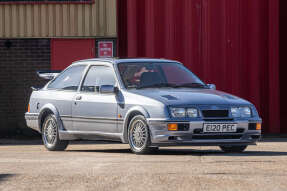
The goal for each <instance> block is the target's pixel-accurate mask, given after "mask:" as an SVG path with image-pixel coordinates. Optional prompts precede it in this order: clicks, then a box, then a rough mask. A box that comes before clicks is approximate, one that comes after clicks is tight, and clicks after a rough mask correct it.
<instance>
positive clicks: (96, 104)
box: [72, 65, 118, 133]
mask: <svg viewBox="0 0 287 191" xmlns="http://www.w3.org/2000/svg"><path fill="white" fill-rule="evenodd" d="M115 84H116V79H115V74H114V70H113V68H112V67H110V66H105V65H91V66H90V68H89V70H88V71H87V74H86V76H85V78H84V80H83V82H82V86H81V88H80V91H79V92H78V94H77V95H76V96H75V99H74V104H73V106H72V115H73V127H74V130H76V131H80V132H99V133H117V132H118V131H117V100H116V95H115V94H114V93H110V94H101V93H100V92H99V87H100V86H101V85H114V86H115Z"/></svg>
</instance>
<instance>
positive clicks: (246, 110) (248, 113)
mask: <svg viewBox="0 0 287 191" xmlns="http://www.w3.org/2000/svg"><path fill="white" fill-rule="evenodd" d="M240 113H241V117H251V109H250V108H249V107H240Z"/></svg>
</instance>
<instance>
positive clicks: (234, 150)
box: [220, 145, 247, 153]
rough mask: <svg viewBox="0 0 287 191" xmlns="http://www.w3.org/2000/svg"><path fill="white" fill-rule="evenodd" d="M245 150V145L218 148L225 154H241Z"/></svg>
mask: <svg viewBox="0 0 287 191" xmlns="http://www.w3.org/2000/svg"><path fill="white" fill-rule="evenodd" d="M246 148H247V145H240V146H220V149H221V150H222V151H223V152H226V153H242V152H243V151H244V150H245V149H246Z"/></svg>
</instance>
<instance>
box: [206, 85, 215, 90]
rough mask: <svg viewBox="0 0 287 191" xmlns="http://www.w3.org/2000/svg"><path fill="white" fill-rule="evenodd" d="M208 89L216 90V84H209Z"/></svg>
mask: <svg viewBox="0 0 287 191" xmlns="http://www.w3.org/2000/svg"><path fill="white" fill-rule="evenodd" d="M207 87H208V88H209V89H212V90H216V85H215V84H207Z"/></svg>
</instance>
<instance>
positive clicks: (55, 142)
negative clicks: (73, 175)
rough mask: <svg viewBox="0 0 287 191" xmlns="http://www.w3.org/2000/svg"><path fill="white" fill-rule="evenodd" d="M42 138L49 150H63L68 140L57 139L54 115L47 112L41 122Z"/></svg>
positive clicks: (56, 125)
mask: <svg viewBox="0 0 287 191" xmlns="http://www.w3.org/2000/svg"><path fill="white" fill-rule="evenodd" d="M42 140H43V143H44V145H45V147H46V148H47V149H48V150H49V151H63V150H65V149H66V148H67V146H68V144H69V142H68V141H63V140H60V139H59V132H58V124H57V120H56V118H55V116H54V115H52V114H49V115H48V116H47V117H46V118H45V120H44V123H43V128H42Z"/></svg>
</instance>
